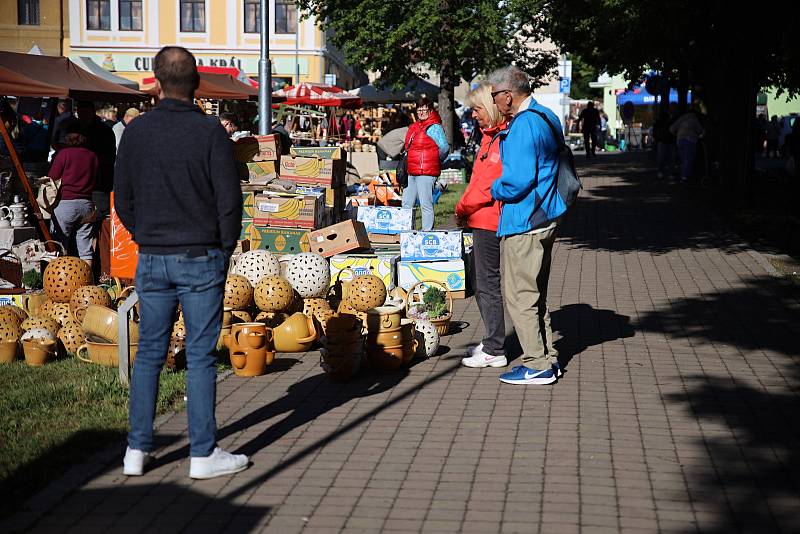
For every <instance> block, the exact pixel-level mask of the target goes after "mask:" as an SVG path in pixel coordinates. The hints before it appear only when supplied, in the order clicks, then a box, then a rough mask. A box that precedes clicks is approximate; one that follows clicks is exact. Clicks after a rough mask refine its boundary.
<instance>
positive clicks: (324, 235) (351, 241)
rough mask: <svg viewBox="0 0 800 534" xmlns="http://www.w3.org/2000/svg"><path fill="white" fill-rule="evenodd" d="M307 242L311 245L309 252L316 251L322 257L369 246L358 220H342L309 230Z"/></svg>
mask: <svg viewBox="0 0 800 534" xmlns="http://www.w3.org/2000/svg"><path fill="white" fill-rule="evenodd" d="M308 242H309V244H310V245H311V252H316V253H317V254H319V255H320V256H322V257H323V258H330V257H331V256H335V255H336V254H343V253H345V252H350V251H353V250H358V249H361V248H369V238H368V237H367V231H366V229H365V228H364V225H363V224H362V223H360V222H358V221H343V222H340V223H338V224H334V225H332V226H328V227H327V228H322V229H320V230H315V231H313V232H309V233H308Z"/></svg>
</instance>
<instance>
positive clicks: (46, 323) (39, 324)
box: [20, 316, 61, 337]
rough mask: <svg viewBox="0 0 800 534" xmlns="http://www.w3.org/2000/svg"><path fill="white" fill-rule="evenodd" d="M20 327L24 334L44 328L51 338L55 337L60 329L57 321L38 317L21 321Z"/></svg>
mask: <svg viewBox="0 0 800 534" xmlns="http://www.w3.org/2000/svg"><path fill="white" fill-rule="evenodd" d="M20 327H21V328H22V329H23V330H25V331H26V332H27V331H28V330H31V329H33V328H44V329H45V330H47V331H48V332H50V333H51V334H53V336H54V337H55V335H56V334H58V330H59V329H60V328H61V325H60V324H58V321H56V320H55V319H53V318H51V317H41V316H39V317H28V318H27V319H25V320H24V321H22V324H21V325H20Z"/></svg>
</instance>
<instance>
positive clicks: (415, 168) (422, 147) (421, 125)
mask: <svg viewBox="0 0 800 534" xmlns="http://www.w3.org/2000/svg"><path fill="white" fill-rule="evenodd" d="M441 123H442V119H441V118H440V117H439V114H438V113H437V112H436V111H431V116H430V117H428V118H427V119H425V120H424V121H418V122H415V123H414V124H412V125H411V126H409V128H408V132H406V142H405V145H404V146H405V147H406V149H408V174H409V176H439V174H441V165H440V163H439V145H437V144H436V141H434V140H433V139H431V138H430V137H428V135H427V134H426V133H425V130H427V129H428V126H430V125H432V124H441ZM412 139H413V140H414V141H413V142H412V143H411V148H410V149H409V148H408V143H409V142H410V141H411V140H412Z"/></svg>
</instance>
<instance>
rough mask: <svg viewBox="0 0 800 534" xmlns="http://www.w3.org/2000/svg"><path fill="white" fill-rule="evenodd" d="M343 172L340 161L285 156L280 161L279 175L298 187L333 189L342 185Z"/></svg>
mask: <svg viewBox="0 0 800 534" xmlns="http://www.w3.org/2000/svg"><path fill="white" fill-rule="evenodd" d="M344 171H345V162H344V161H342V160H338V159H321V158H304V157H299V156H297V157H294V156H287V157H284V158H282V159H281V164H280V173H279V174H280V175H281V179H282V180H291V181H293V182H295V183H297V184H298V185H312V186H313V185H316V186H322V187H335V186H337V185H342V184H344Z"/></svg>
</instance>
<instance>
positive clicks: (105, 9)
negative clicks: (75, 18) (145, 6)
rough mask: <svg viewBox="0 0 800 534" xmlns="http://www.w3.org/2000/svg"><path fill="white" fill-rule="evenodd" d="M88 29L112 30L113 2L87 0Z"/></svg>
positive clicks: (107, 0) (109, 0) (108, 0)
mask: <svg viewBox="0 0 800 534" xmlns="http://www.w3.org/2000/svg"><path fill="white" fill-rule="evenodd" d="M86 29H88V30H104V31H109V30H111V0H86Z"/></svg>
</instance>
